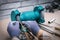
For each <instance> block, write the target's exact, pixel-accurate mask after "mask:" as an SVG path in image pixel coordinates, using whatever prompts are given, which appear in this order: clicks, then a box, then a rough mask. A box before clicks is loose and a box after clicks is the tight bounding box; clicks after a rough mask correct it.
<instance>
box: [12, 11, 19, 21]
mask: <svg viewBox="0 0 60 40" xmlns="http://www.w3.org/2000/svg"><path fill="white" fill-rule="evenodd" d="M17 14H20V12H19V11H18V10H13V11H12V12H11V21H16V15H17Z"/></svg>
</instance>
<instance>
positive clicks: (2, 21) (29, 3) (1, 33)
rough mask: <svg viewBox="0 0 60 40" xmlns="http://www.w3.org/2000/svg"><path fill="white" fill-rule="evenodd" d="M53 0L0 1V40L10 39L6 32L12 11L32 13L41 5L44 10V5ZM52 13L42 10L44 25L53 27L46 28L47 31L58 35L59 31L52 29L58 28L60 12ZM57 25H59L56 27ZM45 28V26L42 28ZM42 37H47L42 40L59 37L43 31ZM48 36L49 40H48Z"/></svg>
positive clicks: (59, 39)
mask: <svg viewBox="0 0 60 40" xmlns="http://www.w3.org/2000/svg"><path fill="white" fill-rule="evenodd" d="M54 1H55V0H0V40H8V38H10V36H9V34H8V32H7V26H8V23H9V22H10V21H11V19H10V18H11V17H10V14H11V11H12V10H15V9H17V10H19V11H20V12H24V11H32V10H33V8H34V7H35V6H38V5H41V6H43V7H44V8H45V6H46V5H49V4H50V3H52V2H54ZM54 11H55V12H54V13H49V12H46V10H44V12H43V13H44V17H45V23H43V24H46V25H49V26H53V27H50V28H49V27H46V28H47V29H49V30H51V31H54V32H57V33H60V31H58V30H55V29H54V27H60V11H59V10H57V9H56V10H54ZM53 18H55V19H56V20H55V22H56V23H57V24H56V23H52V24H48V21H49V20H51V19H53ZM58 24H59V25H58ZM44 27H45V26H44ZM43 35H46V36H47V37H44V38H43V40H45V39H46V40H60V37H57V36H55V35H52V34H50V33H48V32H46V31H44V33H43ZM48 36H49V38H50V39H49V38H48Z"/></svg>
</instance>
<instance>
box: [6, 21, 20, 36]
mask: <svg viewBox="0 0 60 40" xmlns="http://www.w3.org/2000/svg"><path fill="white" fill-rule="evenodd" d="M7 31H8V33H9V35H10V36H11V37H14V36H16V37H18V36H19V35H20V29H19V22H18V21H12V22H9V24H8V28H7Z"/></svg>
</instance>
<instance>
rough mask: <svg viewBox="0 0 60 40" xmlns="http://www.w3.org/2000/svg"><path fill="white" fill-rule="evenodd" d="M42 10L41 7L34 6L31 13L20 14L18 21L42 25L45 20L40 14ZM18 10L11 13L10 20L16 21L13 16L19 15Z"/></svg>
mask: <svg viewBox="0 0 60 40" xmlns="http://www.w3.org/2000/svg"><path fill="white" fill-rule="evenodd" d="M43 10H44V8H43V7H42V6H36V7H35V8H34V10H33V11H25V12H22V14H20V21H34V20H35V21H37V22H38V23H44V22H45V19H44V16H43V14H42V11H43ZM19 13H20V12H19V11H18V10H15V11H12V12H11V20H12V21H16V18H15V16H16V15H17V14H19Z"/></svg>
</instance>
